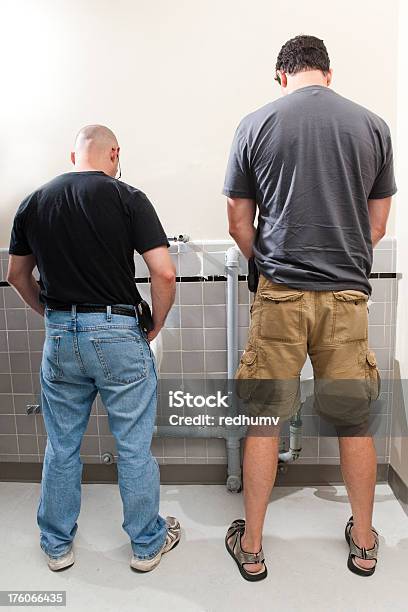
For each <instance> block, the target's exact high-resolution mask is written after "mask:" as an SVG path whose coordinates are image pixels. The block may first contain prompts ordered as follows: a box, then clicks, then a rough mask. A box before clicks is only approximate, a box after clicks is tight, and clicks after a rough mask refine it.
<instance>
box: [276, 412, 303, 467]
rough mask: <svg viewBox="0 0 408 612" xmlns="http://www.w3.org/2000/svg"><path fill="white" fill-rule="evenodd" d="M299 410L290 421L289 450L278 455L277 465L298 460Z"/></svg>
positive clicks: (300, 439)
mask: <svg viewBox="0 0 408 612" xmlns="http://www.w3.org/2000/svg"><path fill="white" fill-rule="evenodd" d="M300 413H301V409H299V410H298V411H297V413H296V414H295V416H293V417H292V418H291V419H290V423H289V450H287V451H285V452H280V453H279V463H292V462H293V461H296V459H298V457H299V455H300V452H301V450H302V419H301V417H300Z"/></svg>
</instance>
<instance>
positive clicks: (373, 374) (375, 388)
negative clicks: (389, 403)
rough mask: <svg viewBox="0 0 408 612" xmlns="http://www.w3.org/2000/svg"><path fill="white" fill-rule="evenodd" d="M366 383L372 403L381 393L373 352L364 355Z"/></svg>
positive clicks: (379, 378)
mask: <svg viewBox="0 0 408 612" xmlns="http://www.w3.org/2000/svg"><path fill="white" fill-rule="evenodd" d="M366 382H367V386H368V396H369V399H370V401H372V402H374V401H375V400H376V399H378V397H379V395H380V392H381V377H380V372H379V370H378V367H377V359H376V357H375V353H374V352H373V351H367V355H366Z"/></svg>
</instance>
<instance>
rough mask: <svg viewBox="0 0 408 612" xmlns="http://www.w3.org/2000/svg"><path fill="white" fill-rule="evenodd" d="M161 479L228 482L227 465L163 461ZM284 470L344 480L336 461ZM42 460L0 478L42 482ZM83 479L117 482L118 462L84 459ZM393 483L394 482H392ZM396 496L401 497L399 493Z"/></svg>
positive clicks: (313, 481)
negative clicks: (97, 461)
mask: <svg viewBox="0 0 408 612" xmlns="http://www.w3.org/2000/svg"><path fill="white" fill-rule="evenodd" d="M159 467H160V480H161V483H162V484H177V485H182V484H225V483H226V480H227V466H226V465H225V464H202V463H200V464H193V463H187V464H185V463H184V464H181V463H180V464H176V463H172V464H162V465H160V466H159ZM284 468H285V471H284V472H281V471H278V475H277V478H276V483H275V486H278V487H279V486H280V487H282V486H283V487H293V486H317V485H334V484H343V478H342V475H341V470H340V466H339V465H337V464H318V463H316V464H296V463H293V464H288V465H285V466H284ZM389 468H390V466H389V464H388V463H379V464H378V466H377V483H387V482H390V481H389ZM41 471H42V463H18V462H3V463H0V482H40V481H41ZM82 482H84V483H89V484H90V483H100V484H103V483H105V484H112V483H116V482H117V468H116V464H112V465H103V464H94V463H85V464H84V466H83V472H82ZM390 486H391V487H392V485H391V482H390ZM396 497H398V496H397V495H396Z"/></svg>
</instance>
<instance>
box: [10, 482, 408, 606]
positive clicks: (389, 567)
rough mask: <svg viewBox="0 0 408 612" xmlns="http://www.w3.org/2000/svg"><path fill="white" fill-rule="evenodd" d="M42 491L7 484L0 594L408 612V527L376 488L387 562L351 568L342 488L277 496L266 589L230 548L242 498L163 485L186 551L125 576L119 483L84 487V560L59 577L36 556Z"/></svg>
mask: <svg viewBox="0 0 408 612" xmlns="http://www.w3.org/2000/svg"><path fill="white" fill-rule="evenodd" d="M38 493H39V485H36V484H19V483H0V513H1V517H2V521H1V526H0V541H1V549H0V550H1V552H0V566H1V567H0V576H1V586H0V588H1V589H10V590H16V589H31V590H40V589H50V590H57V589H58V590H66V592H67V608H66V609H68V610H75V612H82V611H85V610H86V611H87V612H93V611H95V612H96V611H97V612H103V611H105V610H106V611H117V610H121V612H124V611H127V610H129V611H130V610H132V611H133V612H134V611H135V610H136V611H139V610H140V611H143V612H150V611H154V612H161V611H162V610H166V611H173V610H174V611H177V612H182V611H186V612H199V611H200V612H201V611H206V612H215V611H217V612H218V611H219V610H223V611H225V612H229V611H232V610H234V611H241V610H242V611H248V612H253V611H254V610H256V611H257V612H263V611H264V610H265V611H266V610H268V611H269V610H279V609H282V610H285V611H287V612H295V610H296V611H299V610H300V611H309V610H310V611H312V610H313V611H314V612H319V611H322V612H328V611H330V612H346V611H347V612H366V611H367V612H377V611H378V612H380V611H381V612H384V611H385V610H388V609H389V608H392V609H393V611H403V610H404V611H406V610H407V609H408V588H407V579H406V577H407V562H408V519H407V517H406V515H405V514H404V513H403V511H402V509H401V507H400V505H399V504H398V502H397V501H396V499H395V498H394V496H393V493H392V491H391V489H390V488H389V487H388V485H378V486H377V491H376V508H375V516H374V519H375V520H374V524H375V526H376V527H377V529H378V530H379V531H380V534H381V538H380V548H381V552H380V563H379V566H378V569H377V571H376V573H375V575H374V576H373V577H372V578H368V579H364V578H359V577H358V576H355V575H353V574H351V573H350V572H349V571H348V570H347V568H346V557H347V546H346V543H345V541H344V539H343V530H344V523H345V521H346V520H347V519H348V517H349V514H350V511H349V507H348V504H347V499H346V496H345V490H344V488H343V487H334V486H326V487H309V488H304V489H302V488H296V487H279V488H276V489H275V490H274V492H273V496H272V501H271V504H270V506H269V510H268V516H267V520H266V529H265V538H264V550H265V554H266V557H267V563H268V569H269V576H268V578H267V579H266V580H265V581H263V582H261V583H259V584H256V583H255V584H251V583H247V582H245V581H244V580H243V579H242V578H241V577H240V575H239V574H238V571H237V569H236V567H235V565H234V563H233V561H232V560H231V558H230V557H229V556H228V555H227V554H226V551H225V549H224V544H223V537H224V533H225V530H226V527H227V525H228V523H229V522H230V521H231V520H232V519H234V518H237V517H239V516H241V515H242V496H241V495H234V494H231V493H228V492H227V491H226V489H225V487H224V486H186V485H184V486H170V485H167V486H163V487H162V502H161V511H162V514H164V515H166V514H171V515H176V516H177V517H179V519H180V520H181V522H182V526H183V536H182V542H181V543H180V545H179V546H178V547H177V548H176V549H175V550H174V551H172V552H171V553H169V554H168V555H166V556H165V557H164V558H163V560H162V563H161V564H160V566H159V567H158V568H157V569H156V570H155V571H154V572H152V573H151V574H147V575H140V574H135V573H133V572H132V571H131V570H130V569H129V566H128V561H129V557H130V547H129V544H128V542H127V538H126V535H125V533H124V532H123V531H122V530H121V520H122V515H121V504H120V498H119V493H118V490H117V488H116V487H115V486H114V485H86V486H84V487H83V505H82V513H81V516H80V520H79V530H78V533H77V537H76V541H75V550H76V555H77V561H76V563H75V565H74V566H73V567H72V568H71V569H69V570H66V571H65V572H62V573H59V574H52V573H51V572H50V571H49V570H48V569H47V566H46V563H45V557H44V555H43V554H42V552H41V550H40V549H39V547H38V533H37V528H36V525H35V511H36V506H37V498H38Z"/></svg>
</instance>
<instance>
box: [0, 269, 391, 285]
mask: <svg viewBox="0 0 408 612" xmlns="http://www.w3.org/2000/svg"><path fill="white" fill-rule="evenodd" d="M379 278H398V274H397V272H372V273H371V274H370V279H379ZM226 280H227V277H226V276H225V275H223V274H209V275H208V276H176V282H177V283H207V282H212V283H214V282H220V281H221V282H225V281H226ZM238 280H240V281H246V280H248V276H247V274H239V275H238ZM135 282H136V283H139V284H144V283H146V284H148V283H150V277H149V276H139V277H137V278H135ZM0 287H10V285H9V283H8V282H7V281H0Z"/></svg>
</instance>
